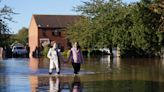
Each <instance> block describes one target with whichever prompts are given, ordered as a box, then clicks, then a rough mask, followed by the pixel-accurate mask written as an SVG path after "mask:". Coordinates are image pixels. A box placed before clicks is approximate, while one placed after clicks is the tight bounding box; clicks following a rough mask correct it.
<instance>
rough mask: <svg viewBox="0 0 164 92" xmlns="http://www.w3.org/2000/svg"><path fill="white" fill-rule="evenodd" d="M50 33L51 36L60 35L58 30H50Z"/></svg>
mask: <svg viewBox="0 0 164 92" xmlns="http://www.w3.org/2000/svg"><path fill="white" fill-rule="evenodd" d="M52 35H53V36H61V32H60V30H57V29H56V30H54V31H52Z"/></svg>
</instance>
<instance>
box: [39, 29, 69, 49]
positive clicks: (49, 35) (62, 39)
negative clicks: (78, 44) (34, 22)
mask: <svg viewBox="0 0 164 92" xmlns="http://www.w3.org/2000/svg"><path fill="white" fill-rule="evenodd" d="M44 31H45V34H46V36H44V35H43V30H42V29H39V33H38V34H39V39H40V38H49V39H50V40H51V41H53V40H55V41H56V42H57V43H60V44H61V46H63V47H64V49H67V39H66V37H65V35H66V34H65V31H64V30H63V31H61V35H60V36H53V35H52V31H53V30H52V29H44ZM39 39H38V41H39Z"/></svg>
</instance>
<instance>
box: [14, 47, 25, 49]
mask: <svg viewBox="0 0 164 92" xmlns="http://www.w3.org/2000/svg"><path fill="white" fill-rule="evenodd" d="M16 49H24V48H23V47H16Z"/></svg>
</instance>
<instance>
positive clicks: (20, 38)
mask: <svg viewBox="0 0 164 92" xmlns="http://www.w3.org/2000/svg"><path fill="white" fill-rule="evenodd" d="M15 40H17V42H19V43H22V44H24V45H27V43H28V28H26V27H22V28H21V29H20V30H19V31H18V33H17V34H16V36H15Z"/></svg>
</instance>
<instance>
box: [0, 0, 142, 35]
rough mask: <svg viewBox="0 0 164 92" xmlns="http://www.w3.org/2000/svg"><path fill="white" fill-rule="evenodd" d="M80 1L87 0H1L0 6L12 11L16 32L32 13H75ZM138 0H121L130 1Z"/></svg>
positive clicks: (13, 28)
mask: <svg viewBox="0 0 164 92" xmlns="http://www.w3.org/2000/svg"><path fill="white" fill-rule="evenodd" d="M82 1H89V0H2V1H1V3H0V7H3V6H4V5H7V6H9V7H10V8H12V9H13V11H14V12H16V13H19V14H16V15H13V16H12V17H13V20H14V21H15V22H8V24H9V28H10V29H11V32H12V33H17V32H18V31H19V30H20V29H21V28H22V27H27V28H29V25H30V21H31V17H32V15H33V14H46V15H47V14H50V15H77V14H78V13H77V12H75V11H73V7H76V6H78V5H82V4H83V3H82ZM136 1H139V0H123V2H126V3H130V2H136Z"/></svg>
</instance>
